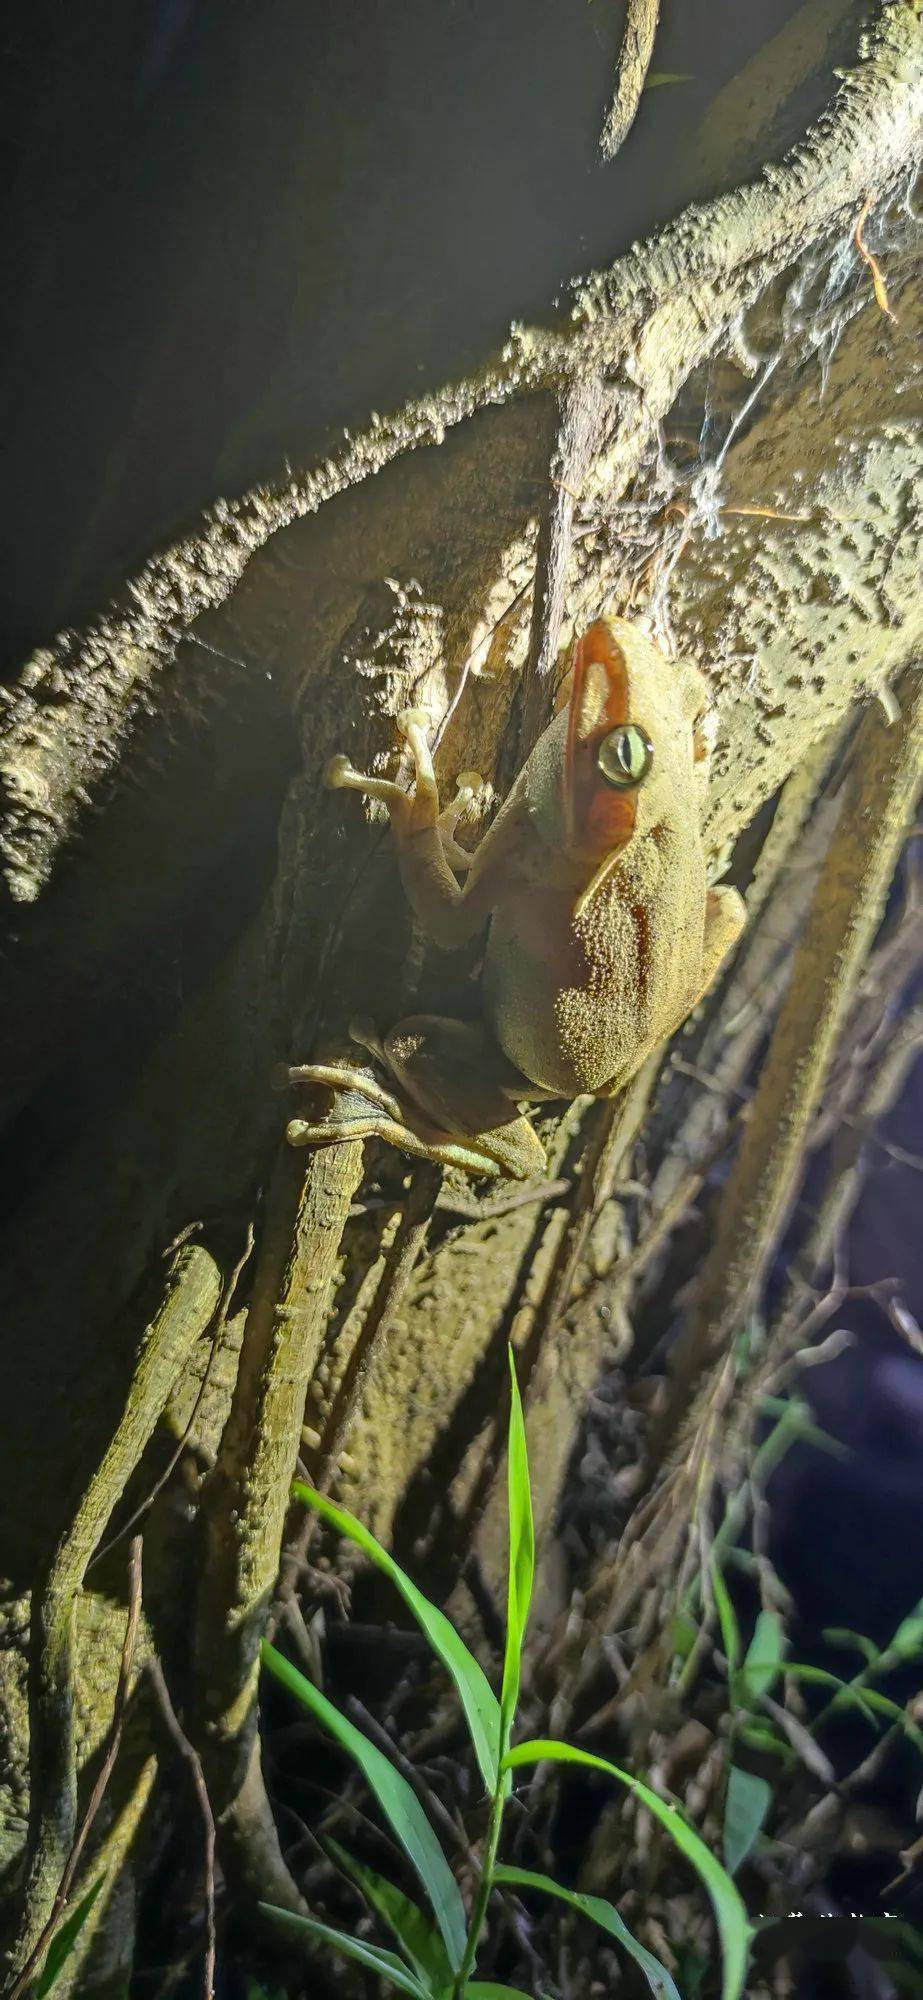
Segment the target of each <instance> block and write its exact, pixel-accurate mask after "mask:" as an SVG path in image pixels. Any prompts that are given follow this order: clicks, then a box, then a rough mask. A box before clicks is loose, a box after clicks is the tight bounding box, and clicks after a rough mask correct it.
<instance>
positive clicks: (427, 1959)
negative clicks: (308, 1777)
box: [324, 1839, 452, 1993]
mask: <svg viewBox="0 0 923 2000" xmlns="http://www.w3.org/2000/svg"><path fill="white" fill-rule="evenodd" d="M324 1846H325V1847H326V1849H327V1852H328V1854H331V1855H332V1856H333V1859H334V1861H335V1862H336V1863H337V1865H338V1867H340V1868H342V1870H343V1873H344V1875H348V1876H349V1877H350V1879H351V1881H353V1882H354V1883H355V1884H356V1887H357V1889H359V1890H360V1891H361V1894H362V1895H363V1896H364V1897H365V1900H366V1902H367V1903H368V1904H369V1905H370V1906H371V1908H372V1909H373V1910H374V1911H375V1913H376V1915H377V1916H379V1917H380V1918H381V1920H382V1923H384V1924H387V1926H388V1929H389V1930H390V1931H391V1932H392V1933H393V1935H394V1937H396V1939H397V1941H398V1944H399V1945H400V1947H401V1950H402V1951H403V1953H404V1957H405V1958H406V1959H407V1961H408V1963H409V1965H410V1967H411V1970H412V1971H414V1972H416V1973H417V1974H418V1975H419V1977H420V1979H421V1980H422V1981H423V1984H424V1986H425V1987H426V1988H427V1989H428V1991H429V1992H431V1993H440V1992H441V1991H442V1989H443V1987H445V1986H451V1984H452V1967H451V1965H450V1964H449V1960H448V1955H447V1953H446V1948H445V1945H444V1944H443V1942H442V1939H441V1937H440V1936H439V1932H438V1931H437V1930H434V1928H433V1925H432V1924H431V1923H430V1921H429V1918H428V1917H425V1916H424V1915H423V1911H422V1910H421V1909H419V1908H418V1907H417V1904H416V1903H413V1902H411V1900H410V1897H409V1896H405V1895H404V1892H403V1890H402V1889H398V1888H397V1887H396V1886H395V1884H394V1883H393V1882H388V1881H387V1880H386V1878H385V1876H384V1875H378V1874H376V1872H375V1870H374V1869H373V1868H366V1867H365V1866H364V1864H363V1863H362V1862H361V1861H357V1860H355V1858H354V1856H353V1855H351V1854H347V1852H346V1849H345V1847H341V1846H340V1843H339V1841H338V1840H330V1839H327V1840H325V1841H324Z"/></svg>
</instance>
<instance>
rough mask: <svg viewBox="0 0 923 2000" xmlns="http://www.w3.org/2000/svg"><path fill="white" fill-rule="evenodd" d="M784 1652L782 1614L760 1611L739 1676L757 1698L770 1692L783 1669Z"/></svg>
mask: <svg viewBox="0 0 923 2000" xmlns="http://www.w3.org/2000/svg"><path fill="white" fill-rule="evenodd" d="M784 1652H785V1632H784V1630H783V1627H782V1620H781V1618H780V1617H779V1615H778V1613H777V1612H775V1611H761V1612H760V1615H759V1617H758V1619H757V1621H756V1626H755V1629H754V1633H753V1637H752V1639H751V1641H750V1644H749V1646H748V1647H747V1657H746V1659H745V1660H744V1663H743V1666H742V1667H741V1670H740V1676H739V1678H740V1680H741V1681H742V1682H743V1683H744V1684H745V1687H746V1691H747V1694H748V1695H750V1696H751V1697H752V1696H755V1697H757V1699H758V1698H759V1696H760V1695H761V1694H768V1692H769V1689H770V1688H771V1686H772V1683H773V1681H774V1680H775V1678H776V1675H777V1674H778V1673H779V1671H780V1669H781V1666H782V1659H783V1655H784Z"/></svg>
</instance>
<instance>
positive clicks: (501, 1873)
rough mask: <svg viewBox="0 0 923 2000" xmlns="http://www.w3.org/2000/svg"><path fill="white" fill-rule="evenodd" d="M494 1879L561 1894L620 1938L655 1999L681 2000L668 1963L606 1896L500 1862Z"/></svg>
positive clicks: (561, 1896) (499, 1881) (522, 1887)
mask: <svg viewBox="0 0 923 2000" xmlns="http://www.w3.org/2000/svg"><path fill="white" fill-rule="evenodd" d="M494 1881H495V1882H497V1883H504V1882H505V1883H507V1884H508V1885H509V1887H510V1888H512V1889H541V1890H542V1891H543V1892H544V1894H545V1895H546V1896H558V1897H560V1900H561V1902H562V1903H569V1904H570V1906H571V1909H573V1910H579V1911H580V1912H581V1914H582V1915H583V1916H585V1917H589V1919H590V1922H591V1923H594V1924H598V1925H599V1928H600V1930H603V1931H608V1933H609V1936H610V1937H614V1938H617V1939H618V1942H619V1944H620V1945H623V1946H624V1948H625V1950H626V1951H627V1952H628V1954H629V1957H630V1958H633V1959H634V1961H635V1964H636V1965H637V1966H638V1967H639V1968H640V1970H641V1971H642V1972H643V1974H644V1977H645V1979H646V1981H647V1984H648V1986H649V1988H650V1990H651V1992H652V1993H653V1994H654V1995H655V2000H680V1996H679V1994H678V1992H677V1990H676V1987H675V1986H674V1984H673V1981H672V1979H671V1978H670V1975H669V1973H668V1971H667V1969H666V1966H665V1965H661V1963H660V1960H659V1958H655V1957H654V1954H653V1952H652V1951H645V1948H644V1946H643V1944H639V1943H638V1940H637V1938H636V1937H632V1934H631V1932H630V1930H629V1928H628V1925H627V1924H626V1923H625V1921H624V1919H623V1918H622V1917H620V1916H619V1913H618V1910H617V1909H615V1908H614V1906H613V1904H612V1903H609V1902H607V1901H606V1898H605V1897H604V1896H584V1895H581V1894H579V1893H578V1891H577V1890H576V1889H565V1888H563V1887H562V1885H561V1883H560V1882H555V1881H554V1880H553V1879H552V1877H551V1876H550V1875H535V1874H533V1873H532V1870H531V1869H529V1868H507V1867H506V1865H505V1864H502V1863H501V1864H499V1865H498V1866H497V1867H496V1868H495V1869H494Z"/></svg>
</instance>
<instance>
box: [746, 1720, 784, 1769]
mask: <svg viewBox="0 0 923 2000" xmlns="http://www.w3.org/2000/svg"><path fill="white" fill-rule="evenodd" d="M737 1735H738V1737H739V1738H740V1741H741V1742H742V1743H749V1745H750V1747H751V1749H752V1750H764V1751H765V1752H766V1753H767V1755H768V1756H770V1757H781V1759H782V1761H783V1763H785V1764H791V1763H793V1762H794V1759H795V1756H796V1752H795V1751H794V1750H793V1749H792V1746H791V1744H790V1743H787V1742H786V1740H785V1737H784V1736H778V1735H777V1734H776V1731H775V1730H774V1729H770V1728H769V1726H768V1724H764V1723H762V1722H743V1723H740V1724H739V1726H738V1729H737Z"/></svg>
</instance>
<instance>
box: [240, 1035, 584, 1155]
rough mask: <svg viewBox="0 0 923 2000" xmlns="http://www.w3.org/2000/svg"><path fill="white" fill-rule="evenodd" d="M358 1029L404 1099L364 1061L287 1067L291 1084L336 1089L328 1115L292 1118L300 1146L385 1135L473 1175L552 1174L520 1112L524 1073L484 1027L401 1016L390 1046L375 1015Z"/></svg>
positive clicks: (292, 1136)
mask: <svg viewBox="0 0 923 2000" xmlns="http://www.w3.org/2000/svg"><path fill="white" fill-rule="evenodd" d="M350 1035H351V1037H352V1039H353V1040H354V1041H356V1042H358V1043H360V1044H361V1045H362V1046H364V1047H365V1048H367V1049H368V1050H369V1051H370V1053H371V1054H372V1055H373V1056H374V1057H375V1058H376V1059H377V1060H378V1061H379V1062H381V1063H382V1064H383V1065H384V1066H385V1067H386V1068H387V1069H388V1070H389V1072H390V1073H391V1074H392V1075H393V1077H394V1079H395V1081H396V1083H397V1084H398V1087H399V1090H400V1092H401V1095H400V1096H395V1095H394V1094H392V1092H391V1091H389V1090H386V1089H384V1087H383V1086H382V1085H381V1084H380V1083H379V1082H378V1081H377V1079H376V1078H375V1077H373V1076H371V1075H370V1074H369V1072H368V1070H366V1069H365V1068H363V1067H361V1066H360V1065H359V1064H351V1063H348V1062H340V1061H336V1062H329V1063H304V1064H300V1065H299V1066H298V1067H296V1068H293V1069H286V1070H284V1071H282V1072H280V1075H279V1081H280V1082H282V1083H283V1084H320V1085H323V1086H324V1087H325V1088H327V1089H328V1090H332V1091H334V1092H335V1093H336V1094H335V1097H334V1100H333V1104H332V1106H331V1108H330V1110H329V1111H328V1112H327V1113H326V1115H325V1116H324V1117H322V1118H319V1119H311V1120H308V1119H304V1118H292V1119H290V1121H289V1124H288V1126H287V1133H286V1136H287V1138H288V1141H289V1144H290V1145H292V1146H330V1145H334V1144H336V1143H337V1142H338V1141H342V1140H345V1139H369V1138H376V1139H381V1140H383V1141H384V1142H385V1143H386V1144H388V1145H392V1146H396V1147H397V1148H398V1149H399V1150H400V1151H401V1152H404V1153H409V1154H410V1155H411V1157H412V1158H414V1159H423V1160H434V1161H436V1162H438V1163H439V1164H440V1165H442V1166H452V1167H460V1168H462V1169H463V1171H465V1172H467V1173H476V1174H498V1173H500V1174H505V1175H507V1176H508V1177H509V1178H510V1179H513V1180H524V1179H527V1178H528V1177H529V1175H531V1174H536V1173H541V1172H543V1171H544V1168H545V1154H544V1149H543V1147H542V1145H541V1143H540V1141H539V1139H538V1138H537V1136H536V1134H535V1132H534V1131H533V1129H532V1127H531V1125H530V1124H529V1121H528V1119H527V1118H524V1117H523V1116H522V1115H521V1114H520V1113H519V1112H518V1111H517V1109H516V1101H515V1100H516V1095H517V1084H520V1085H521V1084H522V1079H520V1078H518V1077H517V1075H516V1072H515V1071H514V1070H513V1069H512V1068H511V1066H510V1064H508V1063H507V1062H506V1059H505V1058H504V1057H503V1056H502V1055H501V1053H500V1051H499V1049H496V1048H495V1046H494V1045H493V1044H491V1042H490V1039H489V1037H488V1036H487V1035H486V1033H485V1031H484V1030H483V1028H481V1027H479V1026H477V1025H476V1024H471V1023H466V1022H462V1021H453V1020H449V1019H446V1018H443V1017H441V1016H438V1015H417V1016H415V1017H413V1018H412V1019H410V1020H407V1021H402V1022H400V1023H399V1024H398V1026H397V1027H396V1028H395V1029H394V1030H393V1031H392V1033H391V1034H390V1035H388V1036H387V1037H386V1039H385V1041H384V1042H382V1041H380V1040H379V1037H378V1035H377V1034H376V1032H375V1029H374V1028H373V1027H372V1025H371V1023H369V1022H366V1021H354V1022H352V1023H351V1025H350Z"/></svg>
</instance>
